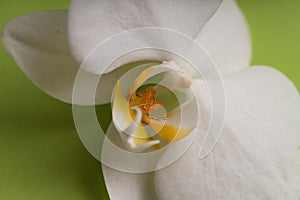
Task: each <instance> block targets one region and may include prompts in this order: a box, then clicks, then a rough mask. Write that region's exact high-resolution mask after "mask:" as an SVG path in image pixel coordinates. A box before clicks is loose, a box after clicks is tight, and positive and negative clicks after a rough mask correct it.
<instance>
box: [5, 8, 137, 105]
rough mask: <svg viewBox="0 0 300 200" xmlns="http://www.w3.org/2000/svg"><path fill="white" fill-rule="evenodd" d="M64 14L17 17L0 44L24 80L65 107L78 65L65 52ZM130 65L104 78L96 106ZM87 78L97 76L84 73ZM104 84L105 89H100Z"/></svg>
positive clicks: (66, 50) (65, 16) (54, 13)
mask: <svg viewBox="0 0 300 200" xmlns="http://www.w3.org/2000/svg"><path fill="white" fill-rule="evenodd" d="M66 29H67V11H65V10H56V11H45V12H38V13H32V14H29V15H25V16H22V17H18V18H16V19H14V20H12V21H10V22H9V23H7V24H6V26H5V27H4V30H3V35H2V41H3V44H4V47H5V48H6V50H7V51H8V52H9V53H10V54H11V56H12V57H13V58H14V59H15V61H16V62H17V64H18V65H19V66H20V68H21V69H22V70H23V72H24V73H25V74H26V75H27V77H28V78H29V79H30V80H31V81H32V82H33V83H34V84H36V85H37V86H38V87H39V88H41V89H42V90H43V91H45V92H46V93H47V94H49V95H50V96H53V97H54V98H57V99H59V100H61V101H64V102H67V103H76V104H85V103H83V101H82V100H74V102H72V91H73V84H74V81H75V77H76V74H77V71H78V70H79V65H78V64H77V63H76V61H75V60H74V59H73V57H72V55H71V54H70V52H69V46H68V41H67V38H66V37H67V34H66ZM137 64H138V63H131V64H128V65H125V66H124V67H121V68H119V69H117V70H114V71H112V72H110V73H108V74H104V75H103V76H102V77H101V80H100V86H99V88H98V92H97V93H96V102H95V103H96V104H104V103H108V102H110V100H111V93H112V90H113V87H114V84H111V83H115V82H116V80H118V79H119V78H120V77H121V75H123V73H124V72H125V71H127V70H128V69H130V68H132V67H133V66H135V65H137ZM85 73H86V74H87V77H92V78H97V75H93V74H90V73H88V72H85ZM104 84H105V86H104Z"/></svg>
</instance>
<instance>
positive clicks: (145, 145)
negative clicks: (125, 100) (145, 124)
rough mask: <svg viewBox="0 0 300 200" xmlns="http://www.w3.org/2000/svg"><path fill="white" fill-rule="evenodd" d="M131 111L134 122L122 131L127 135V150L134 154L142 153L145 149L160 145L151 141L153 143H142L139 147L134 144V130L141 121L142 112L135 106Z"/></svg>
mask: <svg viewBox="0 0 300 200" xmlns="http://www.w3.org/2000/svg"><path fill="white" fill-rule="evenodd" d="M131 109H132V110H134V111H135V112H136V117H135V119H134V121H133V122H132V123H131V124H130V125H129V126H128V127H127V128H126V129H125V130H124V131H123V134H127V135H129V137H128V139H127V140H126V142H127V144H128V146H129V148H130V149H131V150H133V151H135V152H140V151H144V150H145V149H147V148H149V147H151V146H154V145H157V144H159V143H160V141H159V140H153V141H149V142H145V143H142V144H139V145H137V144H135V142H134V137H133V133H134V132H135V130H136V129H137V127H138V126H139V124H140V123H141V121H142V111H141V109H140V108H139V107H137V106H134V107H132V108H131Z"/></svg>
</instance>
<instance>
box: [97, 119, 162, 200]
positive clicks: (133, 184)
mask: <svg viewBox="0 0 300 200" xmlns="http://www.w3.org/2000/svg"><path fill="white" fill-rule="evenodd" d="M106 135H107V137H108V138H109V139H110V141H112V142H113V143H114V144H115V145H117V146H119V147H121V148H123V149H126V147H125V146H124V144H123V141H122V140H121V138H120V137H119V134H118V133H117V130H116V129H115V128H114V126H113V124H111V125H110V126H109V128H108V131H107V133H106ZM109 149H111V148H110V142H108V139H107V138H106V139H105V141H104V145H103V152H102V153H103V154H107V155H111V152H108V151H109ZM122 164H124V163H122ZM120 165H121V164H120ZM125 165H126V164H125ZM102 171H103V176H104V180H105V185H106V188H107V191H108V194H109V197H110V199H122V200H132V199H136V200H140V199H145V200H153V199H156V197H155V191H154V186H153V179H154V178H153V177H154V174H153V173H143V174H134V173H126V172H121V171H117V170H115V169H112V168H110V167H107V166H105V165H102Z"/></svg>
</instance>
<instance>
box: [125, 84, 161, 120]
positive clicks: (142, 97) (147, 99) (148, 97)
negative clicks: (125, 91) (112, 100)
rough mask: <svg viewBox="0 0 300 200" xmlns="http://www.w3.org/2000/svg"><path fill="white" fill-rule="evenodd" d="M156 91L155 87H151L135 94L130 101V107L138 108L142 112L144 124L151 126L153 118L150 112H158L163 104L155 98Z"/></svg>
mask: <svg viewBox="0 0 300 200" xmlns="http://www.w3.org/2000/svg"><path fill="white" fill-rule="evenodd" d="M154 95H155V90H154V88H153V87H149V88H147V89H146V90H144V91H142V92H134V93H133V94H132V95H131V97H130V100H129V106H130V107H134V106H137V107H139V108H140V109H141V111H142V121H141V122H142V123H143V124H145V125H149V124H150V122H151V117H150V115H149V112H151V111H155V110H158V109H159V108H160V106H162V105H163V104H162V103H161V102H159V101H157V100H156V99H155V97H154Z"/></svg>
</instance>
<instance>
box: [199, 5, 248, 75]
mask: <svg viewBox="0 0 300 200" xmlns="http://www.w3.org/2000/svg"><path fill="white" fill-rule="evenodd" d="M195 41H196V42H198V43H199V44H201V45H202V46H203V47H204V48H205V49H206V50H207V52H208V54H209V55H210V56H211V58H212V60H213V61H214V62H215V64H216V66H217V67H218V69H219V70H220V73H221V74H222V75H227V74H232V73H234V72H237V71H239V70H241V69H243V68H246V67H248V66H249V64H250V60H251V51H252V47H251V40H250V33H249V30H248V24H247V22H246V20H245V18H244V16H243V13H242V12H241V11H240V9H239V7H238V5H237V3H236V1H234V0H224V1H223V2H222V4H221V6H220V7H219V9H218V10H217V12H216V13H215V14H214V16H213V17H212V18H211V19H210V20H209V21H208V23H207V24H206V25H205V26H204V27H203V28H202V30H201V31H200V32H199V34H198V35H197V37H196V38H195Z"/></svg>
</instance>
